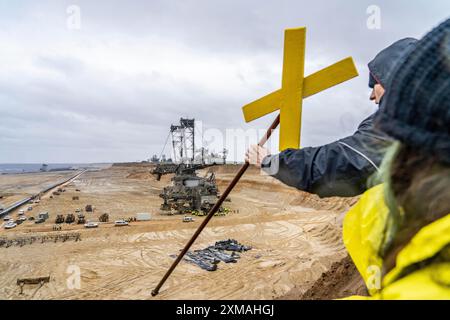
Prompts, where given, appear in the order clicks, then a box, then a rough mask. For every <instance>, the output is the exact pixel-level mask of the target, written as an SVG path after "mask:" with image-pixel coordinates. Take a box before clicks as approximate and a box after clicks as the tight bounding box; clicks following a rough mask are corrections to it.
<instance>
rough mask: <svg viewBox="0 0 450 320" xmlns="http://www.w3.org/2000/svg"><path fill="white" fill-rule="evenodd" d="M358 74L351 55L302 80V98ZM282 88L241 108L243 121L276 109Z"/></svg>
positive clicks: (251, 119) (278, 105)
mask: <svg viewBox="0 0 450 320" xmlns="http://www.w3.org/2000/svg"><path fill="white" fill-rule="evenodd" d="M357 76H358V71H357V70H356V66H355V63H354V62H353V59H352V58H351V57H348V58H345V59H343V60H341V61H339V62H336V63H335V64H333V65H331V66H329V67H327V68H324V69H322V70H320V71H318V72H316V73H313V74H311V75H309V76H308V77H306V78H305V80H304V81H303V98H307V97H310V96H312V95H314V94H316V93H319V92H321V91H323V90H326V89H328V88H331V87H333V86H336V85H338V84H340V83H342V82H345V81H347V80H350V79H352V78H354V77H357ZM281 97H282V90H281V89H279V90H277V91H274V92H272V93H270V94H268V95H266V96H264V97H262V98H260V99H258V100H256V101H253V102H251V103H249V104H247V105H245V106H244V107H243V108H242V111H243V112H244V118H245V122H250V121H253V120H255V119H258V118H261V117H262V116H265V115H266V114H269V113H272V112H274V111H277V110H279V109H280V107H281Z"/></svg>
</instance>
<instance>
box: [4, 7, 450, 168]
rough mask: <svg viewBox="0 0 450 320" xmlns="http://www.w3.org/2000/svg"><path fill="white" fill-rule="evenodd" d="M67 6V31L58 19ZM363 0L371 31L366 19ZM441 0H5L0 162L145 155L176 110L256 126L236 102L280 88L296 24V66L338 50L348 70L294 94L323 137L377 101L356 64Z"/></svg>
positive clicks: (221, 124) (422, 25)
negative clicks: (299, 47)
mask: <svg viewBox="0 0 450 320" xmlns="http://www.w3.org/2000/svg"><path fill="white" fill-rule="evenodd" d="M72 4H75V5H79V6H80V8H81V22H82V27H81V30H79V31H70V30H68V29H67V28H66V27H65V21H66V18H67V14H66V8H67V6H68V5H72ZM371 4H376V5H378V6H380V8H381V14H382V29H381V30H368V29H367V28H366V19H367V15H366V8H367V6H368V5H371ZM449 9H450V4H449V3H448V1H433V2H432V3H431V2H429V1H424V0H418V1H415V2H414V5H412V4H411V2H410V1H406V0H398V1H387V0H383V1H381V0H380V1H377V3H373V2H372V1H366V0H354V1H346V0H340V1H339V0H332V1H329V0H327V1H325V0H316V1H306V0H303V1H288V0H281V1H256V0H247V1H242V0H228V1H221V0H215V1H211V0H183V1H166V0H159V1H137V0H134V1H119V0H108V1H95V2H94V1H88V0H79V1H58V2H56V1H39V2H35V1H23V2H20V3H14V2H10V4H9V5H8V6H5V5H3V7H2V10H1V12H0V41H2V45H3V49H2V53H0V55H1V57H2V59H1V60H0V162H40V161H45V162H76V161H79V162H90V161H93V162H98V161H126V160H130V161H133V160H137V159H144V158H148V157H149V156H150V155H151V154H154V153H157V154H158V153H159V152H160V151H161V148H162V145H163V143H164V139H165V138H166V135H167V132H168V127H169V125H170V124H171V123H175V122H177V121H178V119H179V118H180V117H181V116H186V117H195V118H196V119H198V120H201V121H202V122H203V123H204V126H205V127H208V128H218V129H220V130H222V131H224V130H225V129H227V128H244V129H247V128H264V127H265V126H267V125H268V124H269V123H270V121H271V120H272V118H273V117H274V115H270V116H267V117H265V118H263V119H260V120H258V121H256V122H254V123H251V124H246V123H244V121H243V117H242V113H241V106H242V105H244V104H246V103H248V102H250V101H252V100H254V99H257V98H259V97H261V96H262V95H264V94H267V93H269V92H271V91H272V90H275V89H277V88H278V87H279V86H280V83H281V65H282V49H283V30H284V29H285V28H288V27H296V26H303V25H306V26H307V27H308V34H307V49H306V50H307V52H306V58H307V70H308V72H314V71H316V69H317V68H320V67H325V66H327V65H329V64H331V63H333V62H335V61H337V60H340V59H342V58H344V57H346V56H350V55H351V56H353V57H354V59H355V62H356V63H357V64H358V67H359V71H360V77H359V78H357V79H353V80H351V81H349V82H348V83H345V84H342V85H340V86H339V87H336V88H333V89H330V90H328V91H327V92H323V93H321V94H319V95H317V96H316V97H311V98H310V99H307V100H305V102H304V117H303V129H302V134H303V137H302V143H303V145H304V146H306V145H319V144H322V143H327V142H330V141H332V140H333V139H337V138H339V137H342V136H344V135H346V134H350V133H351V132H353V130H354V129H355V128H356V125H357V124H358V123H359V121H360V120H362V119H363V118H364V117H366V116H368V115H369V114H370V113H371V112H373V111H374V110H375V107H374V106H373V105H372V104H371V102H369V101H368V94H369V91H368V88H367V77H368V75H367V70H366V67H365V66H366V64H367V62H368V61H369V60H370V59H372V57H373V56H374V55H375V54H376V53H377V52H378V51H379V50H381V49H383V48H384V47H386V46H387V45H389V44H390V43H392V42H394V41H395V40H397V39H399V38H403V37H407V36H413V37H420V36H421V35H423V34H424V33H425V32H427V31H428V30H429V29H430V28H432V27H433V26H434V25H436V24H437V23H438V22H439V21H440V20H442V19H444V18H446V15H447V13H448V12H449ZM166 49H167V50H168V51H167V52H168V53H167V52H166V51H165V50H166ZM108 50H110V51H108ZM114 50H120V51H121V52H120V54H117V52H114ZM160 50H161V53H159V51H160ZM141 51H142V52H141ZM147 53H148V58H147V55H146V54H147ZM166 53H167V55H166ZM155 57H157V58H158V59H159V60H155V59H156V58H155ZM135 58H139V59H143V60H142V61H140V60H139V63H141V62H142V64H145V66H144V65H142V66H141V65H140V64H139V63H133V62H134V61H129V60H133V59H135ZM211 59H214V60H213V61H212V60H211ZM203 61H204V65H203V66H202V62H203ZM191 64H192V65H191ZM220 65H223V66H226V67H222V68H221V67H220ZM196 67H198V68H202V67H203V69H202V70H198V72H196V70H195V68H196ZM197 73H198V74H197ZM236 156H237V157H238V158H239V159H242V155H236Z"/></svg>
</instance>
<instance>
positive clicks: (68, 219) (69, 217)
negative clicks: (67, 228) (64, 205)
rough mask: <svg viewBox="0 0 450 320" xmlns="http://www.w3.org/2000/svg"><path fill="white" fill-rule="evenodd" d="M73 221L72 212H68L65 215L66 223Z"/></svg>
mask: <svg viewBox="0 0 450 320" xmlns="http://www.w3.org/2000/svg"><path fill="white" fill-rule="evenodd" d="M73 222H75V215H74V214H73V213H69V214H68V215H67V216H66V223H73Z"/></svg>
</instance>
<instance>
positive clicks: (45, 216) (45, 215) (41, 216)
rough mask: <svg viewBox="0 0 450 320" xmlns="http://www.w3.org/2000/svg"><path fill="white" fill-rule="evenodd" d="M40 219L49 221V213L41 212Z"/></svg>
mask: <svg viewBox="0 0 450 320" xmlns="http://www.w3.org/2000/svg"><path fill="white" fill-rule="evenodd" d="M38 218H42V219H44V220H46V219H48V212H41V213H39V216H38Z"/></svg>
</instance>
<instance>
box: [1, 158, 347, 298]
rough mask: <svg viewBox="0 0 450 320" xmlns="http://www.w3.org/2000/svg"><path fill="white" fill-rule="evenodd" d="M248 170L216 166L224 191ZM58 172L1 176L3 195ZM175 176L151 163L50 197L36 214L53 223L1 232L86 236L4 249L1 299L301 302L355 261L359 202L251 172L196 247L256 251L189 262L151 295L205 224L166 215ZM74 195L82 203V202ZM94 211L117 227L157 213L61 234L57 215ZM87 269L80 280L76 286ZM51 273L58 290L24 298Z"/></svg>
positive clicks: (86, 178) (91, 177) (89, 178)
mask: <svg viewBox="0 0 450 320" xmlns="http://www.w3.org/2000/svg"><path fill="white" fill-rule="evenodd" d="M238 169H239V167H237V166H220V167H215V168H214V169H212V170H214V171H215V172H216V176H217V181H218V184H219V190H224V188H225V187H226V185H227V184H228V182H229V181H230V180H231V179H232V178H233V175H234V173H235V172H236V171H237V170H238ZM206 172H207V170H203V171H200V172H199V175H204V174H206ZM48 175H49V176H47V175H42V174H28V175H8V176H7V177H6V179H5V176H4V175H3V176H0V193H6V192H7V193H9V194H14V195H15V196H17V197H18V198H21V194H22V195H23V194H27V193H29V192H31V191H29V190H31V189H33V190H35V189H39V188H40V187H41V186H42V185H43V184H45V183H47V182H48V181H50V180H51V182H55V180H58V179H60V178H61V177H60V176H55V175H54V174H53V176H50V174H48ZM170 178H171V176H170V175H168V176H163V177H162V179H161V181H156V180H155V178H154V177H153V176H152V175H151V174H149V167H148V166H142V165H125V164H124V165H115V166H112V167H110V168H107V169H103V170H98V171H87V172H85V173H84V174H83V175H81V176H80V177H78V178H77V179H75V180H74V181H72V182H70V183H69V184H67V185H66V186H65V189H66V191H65V192H63V193H62V194H61V195H59V196H53V198H50V197H49V194H48V195H46V196H44V197H43V198H42V199H41V202H40V203H39V204H33V207H34V208H33V210H32V211H31V212H32V213H33V214H36V213H38V212H42V211H48V212H49V215H50V218H49V219H48V220H47V222H46V223H44V224H34V223H33V222H32V221H27V222H25V223H23V224H22V225H19V226H17V227H16V228H15V229H11V230H5V229H3V228H1V230H0V237H7V238H14V237H18V236H31V235H47V234H48V235H50V234H56V233H60V234H61V233H64V232H66V231H76V232H80V233H81V241H78V242H74V241H66V242H54V243H53V242H45V243H37V242H35V243H33V244H31V245H24V246H21V247H20V246H11V247H8V248H4V247H2V248H0V256H1V257H2V259H1V260H0V299H274V298H291V299H292V298H294V299H295V298H301V296H302V295H303V294H304V293H305V292H307V290H308V289H310V288H311V287H312V286H314V283H315V282H316V281H319V280H320V279H321V277H322V274H323V273H326V272H327V271H329V270H330V268H331V267H332V265H333V264H334V263H336V262H338V261H341V260H342V259H344V258H345V257H346V254H345V250H344V246H343V243H342V240H341V223H342V218H343V216H344V213H345V212H346V211H347V210H348V208H349V207H350V206H351V205H352V204H353V203H354V202H355V199H343V198H332V199H325V200H321V199H319V198H317V197H316V196H312V195H310V194H307V193H303V192H299V191H297V190H295V189H292V188H288V187H286V186H284V185H282V184H281V183H279V182H278V181H276V180H275V179H272V178H271V177H268V176H266V175H262V174H261V173H260V172H259V171H258V170H257V169H256V168H251V169H250V170H249V171H248V172H247V173H246V174H245V175H244V177H243V179H242V181H241V182H240V183H239V184H238V186H237V187H236V189H235V190H234V191H233V192H232V194H231V196H230V197H231V202H226V203H225V206H226V207H228V208H229V209H231V213H230V214H228V215H227V216H224V217H215V218H214V219H213V220H212V221H211V223H210V224H209V226H208V228H206V229H205V231H204V232H203V233H202V235H201V236H200V237H199V239H198V240H197V242H196V243H195V244H194V249H199V248H204V247H206V246H208V245H211V244H214V242H215V241H218V240H224V239H228V238H234V239H236V240H238V241H239V242H241V243H243V244H245V245H249V246H252V247H253V249H252V250H250V251H248V252H246V253H243V254H242V255H241V259H240V260H239V262H238V263H236V264H225V263H223V262H221V263H220V264H219V268H218V270H217V271H214V272H207V271H204V270H202V269H200V268H198V267H197V266H194V265H192V264H189V263H186V262H181V263H180V265H179V266H178V268H177V269H176V270H175V272H174V273H173V274H172V276H171V277H170V278H169V280H168V281H167V282H166V284H165V286H164V287H163V288H162V290H161V292H160V294H159V295H158V296H157V297H155V298H153V297H151V295H150V292H151V290H152V289H153V288H154V286H155V285H156V284H157V282H158V281H159V280H160V278H161V277H162V275H163V274H164V272H165V271H166V270H167V268H168V267H169V266H170V264H171V262H172V261H173V258H171V257H170V255H173V254H176V253H178V252H179V250H180V249H181V248H182V247H183V245H184V244H185V243H186V241H187V240H188V239H189V238H190V237H191V235H192V234H193V233H194V230H195V228H196V227H197V226H198V225H199V224H200V223H201V220H202V219H203V218H199V217H195V220H196V221H195V222H193V223H183V222H182V217H181V216H177V215H174V216H167V215H161V214H160V210H159V206H160V204H161V200H162V199H161V198H159V196H158V195H159V193H160V191H161V190H162V188H163V187H164V186H166V185H168V184H169V183H170ZM49 184H51V183H49ZM6 186H7V187H6ZM23 186H27V188H28V189H26V190H27V191H24V190H25V189H24V187H23ZM76 189H79V191H76ZM73 196H78V197H79V200H75V201H74V200H72V197H73ZM22 198H24V197H22ZM87 204H91V205H93V206H94V207H95V210H94V213H86V219H87V220H91V221H97V219H98V216H100V215H101V214H102V213H105V212H106V213H109V214H110V221H114V220H115V219H119V218H127V217H134V216H136V213H139V212H148V213H151V215H152V220H151V221H146V222H132V223H131V224H130V225H129V226H127V227H115V226H114V223H113V222H109V223H105V224H101V225H100V226H99V228H97V229H89V230H88V229H84V228H83V226H82V225H63V227H62V230H61V231H53V230H52V227H53V222H54V219H55V217H56V215H57V214H64V215H66V214H68V213H75V210H76V209H77V208H81V209H84V208H85V206H86V205H87ZM27 206H28V205H27ZM31 212H29V213H28V212H27V215H31ZM16 215H17V213H15V214H13V216H14V217H16ZM77 270H79V271H80V278H79V279H80V282H79V286H78V285H75V286H74V285H73V283H74V282H73V279H74V277H73V276H74V274H77ZM48 275H49V276H50V282H49V283H47V284H44V285H43V286H42V287H41V286H39V285H27V286H25V287H24V292H23V294H22V295H19V288H18V286H17V284H16V281H17V279H18V278H30V277H44V276H48ZM77 283H78V282H77ZM346 290H347V291H348V292H349V293H351V291H352V290H351V288H350V289H348V288H346ZM315 298H321V297H320V296H315ZM330 298H332V297H330Z"/></svg>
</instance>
